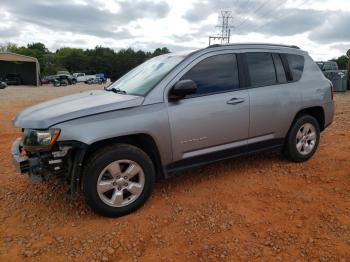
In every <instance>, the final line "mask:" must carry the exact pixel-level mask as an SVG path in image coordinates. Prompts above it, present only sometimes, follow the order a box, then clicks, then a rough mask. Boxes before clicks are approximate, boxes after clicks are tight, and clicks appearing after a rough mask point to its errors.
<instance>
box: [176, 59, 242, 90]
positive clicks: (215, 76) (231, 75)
mask: <svg viewBox="0 0 350 262" xmlns="http://www.w3.org/2000/svg"><path fill="white" fill-rule="evenodd" d="M181 79H182V80H185V79H191V80H193V81H194V82H195V83H196V84H197V92H196V94H195V95H194V96H197V95H204V94H210V93H218V92H224V91H229V90H234V89H238V88H239V80H238V66H237V59H236V55H234V54H223V55H216V56H212V57H209V58H206V59H204V60H202V61H201V62H199V63H198V64H196V65H195V66H194V67H192V68H191V69H190V70H189V71H188V72H187V73H186V74H185V75H183V76H182V78H181Z"/></svg>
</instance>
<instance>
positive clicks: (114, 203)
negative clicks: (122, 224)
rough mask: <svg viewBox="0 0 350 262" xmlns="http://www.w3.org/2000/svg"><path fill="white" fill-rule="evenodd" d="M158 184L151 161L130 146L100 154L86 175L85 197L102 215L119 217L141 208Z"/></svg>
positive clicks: (84, 181)
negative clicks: (155, 184)
mask: <svg viewBox="0 0 350 262" xmlns="http://www.w3.org/2000/svg"><path fill="white" fill-rule="evenodd" d="M154 183H155V170H154V166H153V163H152V161H151V159H150V158H149V157H148V155H147V154H146V153H145V152H144V151H142V150H141V149H139V148H137V147H135V146H132V145H127V144H117V145H115V146H113V147H107V148H103V149H102V150H99V151H97V152H96V153H95V154H94V155H93V156H92V158H90V159H89V160H88V164H87V166H86V167H85V169H84V174H83V181H82V186H83V194H84V196H85V200H86V202H87V204H88V205H89V206H90V207H91V208H92V209H93V210H94V211H95V212H96V213H98V214H100V215H102V216H106V217H118V216H123V215H126V214H129V213H131V212H133V211H135V210H137V209H138V208H140V207H141V206H142V205H143V204H144V203H145V202H146V200H147V199H148V197H149V196H150V194H151V192H152V190H153V187H154Z"/></svg>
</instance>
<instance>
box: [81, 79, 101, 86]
mask: <svg viewBox="0 0 350 262" xmlns="http://www.w3.org/2000/svg"><path fill="white" fill-rule="evenodd" d="M84 83H85V84H88V85H92V84H100V85H101V84H102V83H103V80H102V79H101V78H90V79H89V80H87V81H85V82H84Z"/></svg>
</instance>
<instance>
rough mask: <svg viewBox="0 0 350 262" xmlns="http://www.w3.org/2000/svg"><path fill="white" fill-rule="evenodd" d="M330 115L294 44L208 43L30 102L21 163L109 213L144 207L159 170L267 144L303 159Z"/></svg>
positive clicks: (322, 82) (322, 89) (321, 82)
mask: <svg viewBox="0 0 350 262" xmlns="http://www.w3.org/2000/svg"><path fill="white" fill-rule="evenodd" d="M333 114H334V102H333V91H332V85H331V83H330V81H329V80H327V79H326V78H325V77H324V76H323V74H322V72H321V70H320V68H319V67H318V66H317V64H316V63H315V62H314V61H313V60H312V59H311V58H310V56H309V55H308V54H307V53H306V52H304V51H302V50H300V49H299V48H297V47H295V46H282V45H272V44H231V45H215V46H210V47H208V48H204V49H201V50H198V51H195V52H191V53H189V52H188V53H171V54H166V55H162V56H158V57H155V58H153V59H150V60H148V61H146V62H145V63H143V64H141V65H140V66H138V67H136V68H135V69H133V70H132V71H130V72H129V73H127V74H126V75H125V76H123V77H122V78H120V79H119V80H118V81H116V82H115V83H113V84H112V85H111V86H109V87H108V88H106V89H105V90H97V91H89V92H83V93H78V94H75V95H71V96H66V97H62V98H58V99H55V100H52V101H48V102H45V103H42V104H39V105H36V106H33V107H30V108H28V109H26V110H25V111H23V112H21V113H20V114H18V115H17V116H16V117H15V119H14V120H13V123H14V125H15V126H17V127H19V128H22V130H23V136H22V138H19V139H17V140H16V141H15V142H14V144H13V147H12V154H13V157H14V159H15V160H16V161H15V163H16V165H17V167H18V170H19V171H20V172H21V173H29V177H30V178H31V179H32V180H34V181H43V180H48V179H51V178H55V177H56V178H57V177H59V178H61V179H62V180H63V181H66V182H67V183H68V185H69V192H70V194H75V193H76V192H77V191H79V190H82V192H83V194H84V196H85V198H86V201H87V203H88V204H89V205H90V206H91V208H92V209H93V210H95V211H96V212H98V213H99V214H102V215H104V216H121V215H125V214H128V213H130V212H132V211H134V210H136V209H137V208H139V207H140V206H141V205H142V204H143V203H144V202H145V201H146V199H147V198H148V197H149V195H150V194H151V191H152V189H153V185H154V183H155V180H156V179H157V178H168V177H170V176H172V175H173V174H175V173H177V172H179V171H182V170H185V169H188V168H192V167H196V166H199V165H203V164H208V163H211V162H215V161H218V160H223V159H228V158H231V157H235V156H241V155H245V154H249V153H254V152H258V151H262V150H266V149H281V151H283V152H284V154H285V155H286V156H287V157H288V158H289V159H290V160H292V161H295V162H302V161H306V160H308V159H309V158H310V157H311V156H312V155H313V154H314V153H315V151H316V149H317V146H318V144H319V140H320V132H321V131H323V130H324V129H325V128H326V127H327V126H328V125H330V124H331V122H332V120H333Z"/></svg>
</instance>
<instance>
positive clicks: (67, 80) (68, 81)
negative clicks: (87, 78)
mask: <svg viewBox="0 0 350 262" xmlns="http://www.w3.org/2000/svg"><path fill="white" fill-rule="evenodd" d="M73 84H76V80H75V78H73V77H72V76H71V75H57V76H56V78H55V81H54V83H53V85H54V86H67V85H73Z"/></svg>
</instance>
